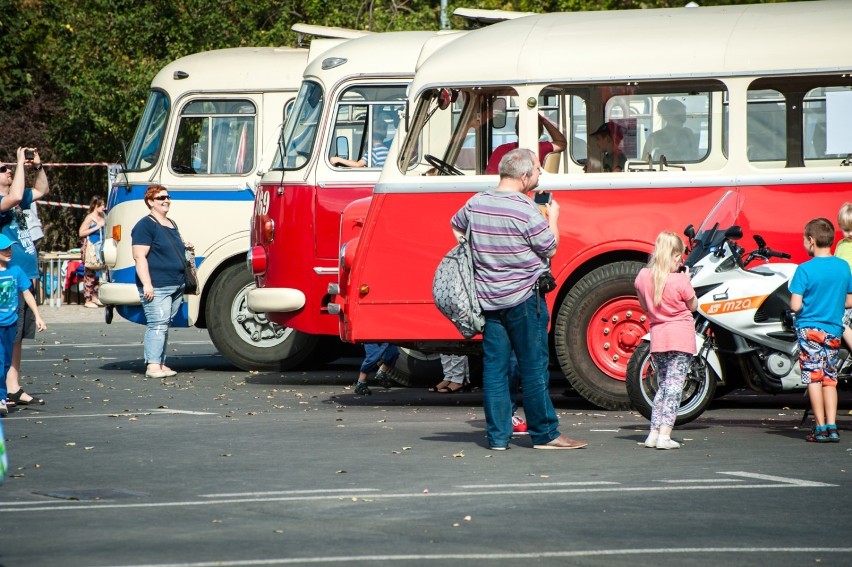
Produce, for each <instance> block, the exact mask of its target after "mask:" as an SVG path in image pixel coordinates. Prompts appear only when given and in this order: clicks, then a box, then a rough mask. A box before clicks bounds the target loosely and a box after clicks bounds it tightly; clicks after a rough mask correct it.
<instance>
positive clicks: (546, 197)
mask: <svg viewBox="0 0 852 567" xmlns="http://www.w3.org/2000/svg"><path fill="white" fill-rule="evenodd" d="M534 199H535V204H536V205H547V204H549V203H550V201H552V200H553V194H552V193H548V192H546V191H545V192H536V194H535V197H534Z"/></svg>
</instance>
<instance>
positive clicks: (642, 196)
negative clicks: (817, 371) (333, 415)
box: [329, 0, 852, 409]
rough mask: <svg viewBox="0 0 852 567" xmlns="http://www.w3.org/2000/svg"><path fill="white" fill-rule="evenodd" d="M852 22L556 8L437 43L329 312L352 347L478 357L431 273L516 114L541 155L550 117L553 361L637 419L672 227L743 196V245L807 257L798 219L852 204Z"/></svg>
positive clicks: (724, 12)
mask: <svg viewBox="0 0 852 567" xmlns="http://www.w3.org/2000/svg"><path fill="white" fill-rule="evenodd" d="M850 21H852V3H850V2H845V1H840V0H829V1H824V2H801V3H785V4H762V5H748V6H727V7H711V8H708V7H701V8H675V9H659V10H630V11H610V12H578V13H565V14H544V15H537V16H529V17H526V18H520V19H516V20H512V21H507V22H503V23H498V24H495V25H493V26H491V27H488V28H483V29H480V30H475V31H472V32H469V33H468V34H467V35H465V36H463V37H460V38H459V39H457V40H456V41H454V42H453V43H451V44H450V45H448V46H446V47H444V48H442V49H440V50H438V51H436V52H435V53H433V54H432V55H431V56H430V57H429V58H428V59H426V60H425V61H423V62H422V64H421V65H420V66H419V67H418V71H417V74H416V76H415V79H414V81H413V82H412V83H411V86H410V90H409V97H408V102H407V106H406V114H405V116H406V120H404V121H402V122H401V123H400V126H399V129H400V133H399V135H398V136H397V140H396V141H395V143H394V145H393V146H392V148H391V150H390V154H389V156H388V159H387V163H386V165H385V167H384V169H383V171H382V175H381V178H380V180H379V183H378V185H377V186H376V189H375V191H374V193H373V195H372V198H371V199H370V200H369V201H362V202H359V203H356V204H353V205H352V206H351V207H350V208H349V209H347V211H345V212H344V216H343V219H342V224H341V242H342V249H341V275H340V282H339V289H336V290H335V291H338V295H337V296H336V297H335V298H334V300H333V301H332V303H331V305H330V306H329V307H330V309H331V310H332V311H333V312H338V313H339V314H340V323H341V327H340V330H341V336H342V338H343V339H344V340H346V341H350V342H374V341H390V342H394V343H397V344H403V345H408V346H410V347H411V348H416V349H419V350H432V351H435V352H447V351H448V350H458V351H463V350H465V349H468V350H469V349H471V348H472V347H475V342H465V341H462V340H461V337H460V335H459V334H458V332H457V331H456V330H455V328H454V327H453V326H452V324H450V322H449V321H447V320H446V319H445V318H444V317H443V316H442V315H441V314H440V313H439V312H438V310H437V309H436V308H435V306H434V304H433V301H432V293H431V285H432V278H433V276H434V272H435V268H436V266H437V265H438V262H439V261H440V259H441V258H442V256H443V255H444V254H445V253H446V252H447V250H449V249H450V248H451V247H452V246H453V244H454V239H453V236H452V233H451V231H450V225H449V222H450V218H451V217H452V215H453V214H454V213H455V212H456V211H457V210H458V209H459V208H460V207H461V206H462V205H463V204H464V203H465V202H466V201H467V199H469V198H470V197H471V196H472V195H473V194H475V193H476V192H478V191H486V190H488V189H491V188H493V187H495V186H496V184H497V177H496V176H494V175H485V173H484V172H485V169H486V166H487V164H488V158H489V156H490V155H491V153H492V152H493V151H494V149H495V147H496V146H497V145H498V144H500V143H502V137H503V136H504V133H505V130H506V124H507V121H508V123H511V122H512V121H514V120H515V119H517V120H519V136H520V145H521V146H522V147H530V148H535V147H538V141H539V130H538V128H537V123H538V121H539V119H538V116H539V115H540V114H541V113H542V111H543V110H545V111H547V112H549V113H551V116H554V115H555V117H556V120H555V122H557V124H558V126H559V128H560V129H561V131H562V132H563V133H564V135H565V138H566V139H567V144H566V145H567V148H566V149H565V151H563V152H559V153H551V154H550V156H548V158H547V159H546V160H545V161H544V163H545V169H546V170H547V171H550V172H552V173H545V174H543V175H542V176H541V188H542V189H544V190H547V191H551V192H553V197H554V199H555V200H557V201H558V202H559V204H560V207H561V215H560V218H559V229H560V245H559V250H558V252H557V254H556V256H555V257H554V258H553V259H552V271H553V274H554V276H555V277H556V279H557V282H558V285H559V287H558V289H557V291H555V292H554V293H551V294H549V295H548V296H547V302H548V306H549V308H550V311H551V338H552V347H553V354H554V355H555V356H554V358H555V360H557V361H558V363H559V366H560V367H561V369H562V370H563V371H564V373H565V375H566V376H567V378H568V381H569V382H570V384H571V385H572V386H573V388H574V389H575V390H577V392H579V393H580V394H581V395H582V396H584V397H585V398H586V399H588V400H589V401H591V402H593V403H595V404H597V405H599V406H601V407H604V408H611V409H616V408H625V407H627V406H628V400H627V394H626V390H625V387H624V377H625V371H626V367H627V361H628V359H629V357H630V355H631V354H632V352H633V350H634V348H635V347H636V346H637V345H638V344H639V342H640V339H641V337H642V336H643V335H644V334H645V333H646V332H648V325H647V321H646V318H645V315H644V313H643V312H642V310H641V308H640V306H639V303H638V301H637V299H636V297H635V295H634V290H633V279H634V276H635V274H636V272H637V271H638V270H639V269H640V267H641V266H642V265H643V264H644V263H645V262H646V261H647V258H648V254H649V252H650V251H651V249H652V243H653V241H654V239H655V237H656V235H657V234H658V233H659V232H660V231H661V230H674V231H677V232H678V233H680V232H681V231H682V230H683V228H684V227H685V226H686V225H687V224H689V223H697V222H700V220H701V218H700V217H702V216H703V213H704V212H705V211H707V210H709V208H710V207H711V206H712V204H713V203H715V202H716V201H717V200H718V198H719V197H720V196H721V195H722V194H723V193H724V192H726V191H729V190H736V191H738V192H740V193H741V194H742V195H743V196H744V197H745V199H744V208H743V211H742V218H741V220H742V224H743V230H744V232H745V234H746V239H745V240H744V241H743V242H744V245H746V246H747V245H748V243H750V242H751V235H753V234H761V235H763V236H764V237H765V238H766V240H767V241H769V242H771V244H772V246H773V248H775V249H778V250H784V251H786V252H790V253H792V254H793V257H794V259H795V260H797V261H803V260H805V259H806V254H805V252H804V249H803V247H802V244H801V233H802V229H803V227H804V225H805V223H806V222H807V221H808V220H810V219H812V218H814V217H820V216H824V217H828V218H835V215H836V214H837V211H838V209H839V207H840V206H841V205H842V204H843V203H844V202H845V201H848V200H849V196H850V194H852V167H850V166H849V165H850V158H849V154H850V153H852V136H850V135H849V132H850V119H852V58H850V57H849V53H848V51H849V50H848V47H849V38H848V37H849V32H848V29H847V28H848V22H850ZM513 109H515V110H514V112H515V113H516V115H513V114H512V111H513ZM595 132H605V133H606V134H608V135H609V137H610V138H612V141H613V143H614V145H615V147H608V146H607V145H606V144H605V143H603V142H598V141H597V140H598V139H600V138H606V137H607V136H597V135H593V133H595ZM587 142H589V143H588V144H587ZM613 154H614V155H615V156H618V155H619V154H624V158H622V159H617V158H616V159H613ZM611 163H617V164H621V165H622V167H621V168H618V167H616V168H607V167H604V166H605V165H606V164H611ZM605 169H613V171H609V172H608V171H603V170H605ZM618 169H623V171H618ZM435 173H437V175H435Z"/></svg>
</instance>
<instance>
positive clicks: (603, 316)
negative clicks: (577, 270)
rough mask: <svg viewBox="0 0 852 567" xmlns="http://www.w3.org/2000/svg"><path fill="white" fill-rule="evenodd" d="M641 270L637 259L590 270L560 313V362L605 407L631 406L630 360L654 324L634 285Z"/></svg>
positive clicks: (576, 383) (579, 389) (580, 391)
mask: <svg viewBox="0 0 852 567" xmlns="http://www.w3.org/2000/svg"><path fill="white" fill-rule="evenodd" d="M640 269H642V264H641V263H639V262H614V263H612V264H607V265H605V266H601V267H599V268H596V269H594V270H592V271H591V272H589V273H588V274H586V275H585V276H583V278H582V279H580V281H578V282H577V283H576V284H575V285H574V287H573V288H571V291H570V292H568V295H567V296H566V297H565V301H563V302H562V305H561V306H560V307H559V312H558V314H557V316H556V322H555V324H554V333H553V340H554V345H555V347H556V355H557V358H558V360H559V366H560V367H561V368H562V371H563V372H564V373H565V376H566V377H567V378H568V382H570V384H571V386H572V387H573V388H574V389H575V390H576V391H577V393H578V394H580V395H581V396H583V397H584V398H585V399H586V400H588V401H590V402H591V403H593V404H595V405H597V406H599V407H601V408H603V409H608V410H625V409H629V408H630V400H629V399H628V397H627V389H626V388H625V385H624V379H625V376H626V375H627V361H628V360H629V359H630V355H631V354H633V350H635V349H636V347H638V346H639V344H640V343H641V339H642V337H643V336H644V335H645V334H646V333H647V332H648V330H649V328H650V327H649V324H648V321H647V317H646V316H645V312H644V311H643V310H642V308H641V307H640V306H639V300H638V299H637V298H636V290H635V289H634V287H633V280H634V279H635V278H636V274H637V273H639V270H640Z"/></svg>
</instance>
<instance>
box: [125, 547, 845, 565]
mask: <svg viewBox="0 0 852 567" xmlns="http://www.w3.org/2000/svg"><path fill="white" fill-rule="evenodd" d="M713 553H719V554H728V553H754V554H763V553H775V554H777V553H807V554H813V553H837V554H848V553H852V547H692V548H690V547H678V548H668V547H663V548H658V549H653V548H652V549H588V550H577V551H538V552H530V553H440V554H438V553H435V554H421V555H416V554H413V553H412V554H406V555H329V556H325V557H281V558H277V559H240V560H235V561H222V560H218V561H199V562H193V563H147V564H144V565H115V566H113V567H247V566H250V565H298V564H306V563H349V562H354V561H358V562H367V561H370V562H373V561H387V562H391V561H393V562H403V561H448V560H449V561H470V560H478V561H489V560H490V561H497V560H523V559H550V558H554V559H557V558H572V557H616V556H641V555H706V554H713Z"/></svg>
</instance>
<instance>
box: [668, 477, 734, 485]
mask: <svg viewBox="0 0 852 567" xmlns="http://www.w3.org/2000/svg"><path fill="white" fill-rule="evenodd" d="M657 482H665V483H668V484H693V483H701V482H708V483H710V482H743V481H741V480H740V479H738V478H684V479H680V480H658V481H657Z"/></svg>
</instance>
